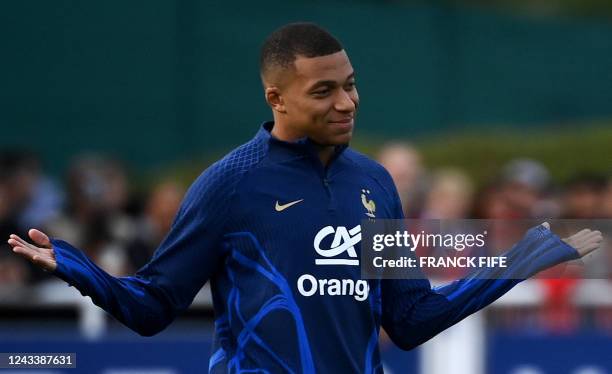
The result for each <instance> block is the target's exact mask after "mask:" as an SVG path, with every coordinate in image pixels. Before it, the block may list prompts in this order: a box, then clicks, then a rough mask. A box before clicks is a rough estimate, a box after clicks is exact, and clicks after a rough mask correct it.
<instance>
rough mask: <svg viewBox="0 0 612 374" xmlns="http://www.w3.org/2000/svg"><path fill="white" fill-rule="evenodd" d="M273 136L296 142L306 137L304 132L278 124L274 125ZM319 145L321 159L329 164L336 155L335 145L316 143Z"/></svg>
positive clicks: (318, 153)
mask: <svg viewBox="0 0 612 374" xmlns="http://www.w3.org/2000/svg"><path fill="white" fill-rule="evenodd" d="M270 134H272V136H273V137H274V138H276V139H278V140H282V141H285V142H290V143H292V142H295V141H297V140H299V139H302V138H304V137H306V135H304V134H299V133H295V132H292V131H290V130H289V129H287V127H286V126H277V125H276V124H275V125H274V127H272V131H271V132H270ZM316 147H317V155H318V156H319V160H321V163H322V164H323V165H324V166H327V165H328V164H329V162H330V161H331V158H332V156H333V155H334V150H335V148H336V147H334V146H333V145H318V144H317V145H316Z"/></svg>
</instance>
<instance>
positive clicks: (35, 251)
mask: <svg viewBox="0 0 612 374" xmlns="http://www.w3.org/2000/svg"><path fill="white" fill-rule="evenodd" d="M28 235H29V236H30V239H32V241H33V242H34V243H35V244H30V243H28V242H27V241H25V240H23V239H21V238H20V237H19V236H18V235H15V234H11V236H10V238H9V240H8V243H9V244H10V245H11V247H13V252H15V253H17V254H19V255H21V256H23V257H25V258H27V259H28V260H30V261H31V262H33V263H34V264H36V265H38V266H39V267H41V268H43V269H45V270H47V271H51V272H53V271H55V269H56V268H57V261H56V260H55V253H54V252H53V246H52V245H51V241H50V240H49V237H48V236H47V235H46V234H45V233H44V232H42V231H38V230H36V229H30V231H28Z"/></svg>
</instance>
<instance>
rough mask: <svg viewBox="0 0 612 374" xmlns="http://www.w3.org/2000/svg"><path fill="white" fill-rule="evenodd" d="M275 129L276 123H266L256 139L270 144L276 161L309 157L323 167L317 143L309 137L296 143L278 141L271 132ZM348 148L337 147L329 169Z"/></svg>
mask: <svg viewBox="0 0 612 374" xmlns="http://www.w3.org/2000/svg"><path fill="white" fill-rule="evenodd" d="M273 127H274V122H272V121H268V122H264V123H263V124H262V125H261V128H260V129H259V131H258V132H257V135H256V136H255V138H257V139H262V140H265V141H267V142H268V144H269V155H270V157H271V158H272V159H273V160H274V161H285V160H289V159H293V158H297V157H308V158H311V159H313V158H314V159H316V161H317V162H318V163H319V164H320V165H321V166H323V165H322V163H321V161H320V159H319V154H318V147H317V144H316V143H315V142H313V141H312V140H311V139H309V138H308V137H304V138H300V139H298V140H296V141H294V142H287V141H284V140H280V139H277V138H275V137H274V136H272V133H271V132H272V128H273ZM347 147H348V145H347V144H343V145H338V146H336V147H335V150H334V154H333V155H332V157H331V159H330V162H329V164H328V167H329V165H331V163H332V162H333V161H334V160H335V159H337V158H338V156H340V155H341V154H342V152H344V150H345V149H346V148H347Z"/></svg>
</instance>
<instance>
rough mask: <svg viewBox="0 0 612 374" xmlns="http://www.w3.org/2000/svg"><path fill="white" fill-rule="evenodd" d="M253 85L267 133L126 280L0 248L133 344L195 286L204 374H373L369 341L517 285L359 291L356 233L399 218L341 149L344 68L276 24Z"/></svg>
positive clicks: (422, 284)
mask: <svg viewBox="0 0 612 374" xmlns="http://www.w3.org/2000/svg"><path fill="white" fill-rule="evenodd" d="M261 78H262V81H263V84H264V88H265V98H266V101H267V102H268V104H269V105H270V107H271V108H272V112H273V116H274V121H273V122H267V123H264V124H263V125H262V126H261V128H260V129H259V131H258V133H257V134H256V135H255V137H254V138H253V139H252V140H250V141H249V142H248V143H246V144H244V145H242V146H240V147H238V148H236V149H235V150H234V151H232V152H230V153H229V154H228V155H227V156H226V157H224V158H223V159H222V160H220V161H218V162H216V163H215V164H213V165H212V166H211V167H210V168H208V169H207V170H206V171H204V173H202V175H200V177H198V179H197V180H196V181H195V182H194V184H193V185H192V186H191V188H190V189H189V191H188V193H187V195H186V197H185V200H184V201H183V204H182V206H181V209H180V210H179V212H178V214H177V217H176V219H175V222H174V224H173V226H172V229H171V230H170V232H169V233H168V235H167V237H166V238H165V239H164V241H163V242H162V243H161V245H160V247H159V249H158V250H157V251H156V253H155V255H154V256H153V258H152V259H151V261H150V262H149V263H148V264H147V265H145V266H144V267H143V268H142V269H140V270H139V271H138V272H137V273H136V275H135V276H132V277H122V278H116V277H112V276H110V275H109V274H107V273H105V272H104V271H103V270H101V269H100V268H99V267H97V266H96V265H95V264H94V263H92V262H91V261H90V260H89V259H88V258H87V257H86V256H85V255H84V254H83V252H81V251H80V250H79V249H77V248H74V247H72V246H71V245H70V244H68V243H66V242H64V241H61V240H55V239H49V238H48V237H47V235H45V234H44V233H42V232H40V231H38V230H34V229H32V230H30V232H29V236H30V238H31V239H32V241H33V242H34V243H35V244H30V243H28V242H26V241H25V240H23V239H21V238H19V237H18V236H16V235H12V236H11V237H10V239H9V244H11V246H12V247H13V250H14V251H15V252H17V253H19V254H21V255H23V256H25V257H26V258H28V259H29V260H31V261H33V262H34V263H36V264H38V265H40V266H41V267H42V268H44V269H47V270H49V271H51V272H53V273H54V274H55V275H57V276H58V277H60V278H62V279H64V280H65V281H66V282H68V283H69V284H70V285H72V286H74V287H76V288H77V289H78V290H79V291H80V292H81V293H82V294H83V295H89V296H91V298H92V300H93V301H94V303H96V304H97V305H99V306H100V307H102V308H104V309H105V310H106V311H107V312H109V313H110V314H112V315H113V316H114V317H115V318H117V319H118V320H119V321H121V322H122V323H124V324H125V325H126V326H128V327H129V328H131V329H133V330H135V331H137V332H138V333H139V334H142V335H145V336H149V335H153V334H155V333H157V332H159V331H161V330H163V329H164V328H165V327H166V326H167V325H168V324H169V323H171V322H172V320H173V319H174V318H175V317H176V316H177V315H178V314H180V313H181V312H183V311H184V310H185V309H186V308H187V307H188V306H189V305H190V304H191V302H192V300H193V298H194V296H195V295H196V293H197V292H198V291H199V290H200V288H201V287H202V286H203V285H204V284H205V283H206V282H207V281H208V280H210V282H211V290H212V296H213V303H214V310H215V319H216V320H215V327H216V328H215V341H214V347H213V352H212V355H211V359H210V363H209V368H208V370H209V371H210V372H242V371H249V372H254V371H262V372H290V373H293V372H295V373H297V372H304V373H314V372H323V373H353V372H366V373H372V372H381V371H382V366H381V364H380V355H379V351H378V334H379V330H380V327H381V326H383V327H384V328H385V330H386V331H387V333H388V334H389V336H390V337H391V339H392V340H393V341H394V342H395V343H396V344H397V345H398V346H400V347H401V348H403V349H410V348H413V347H415V346H417V345H419V344H421V343H422V342H424V341H426V340H428V339H429V338H431V337H433V336H434V335H436V334H437V333H439V332H440V331H442V330H444V329H445V328H447V327H449V326H451V325H452V324H454V323H456V322H458V321H460V320H461V319H463V318H464V317H466V316H468V315H469V314H471V313H473V312H475V311H477V310H479V309H481V308H482V307H484V306H486V305H488V304H489V303H491V302H492V301H494V300H495V299H497V298H498V297H499V296H501V295H502V294H503V293H505V292H506V291H507V290H509V289H510V288H511V287H513V286H514V285H515V284H517V283H518V282H519V280H513V279H510V278H512V277H511V275H512V274H515V273H513V271H516V268H515V269H512V268H508V273H507V274H506V275H507V276H506V277H504V276H503V274H502V275H500V277H501V278H506V279H498V280H487V279H475V278H470V279H466V280H460V281H457V282H454V283H452V284H449V285H448V286H445V287H440V288H435V289H432V288H431V285H430V283H429V281H427V280H426V279H416V280H414V279H412V280H408V279H406V280H375V281H372V280H369V281H367V280H363V279H360V267H359V253H360V250H361V247H360V240H361V227H360V222H361V221H362V220H363V219H368V218H373V217H374V218H403V215H402V209H401V204H400V201H399V198H398V195H397V192H396V190H395V186H394V185H393V182H392V180H391V178H390V177H389V175H388V173H387V172H386V171H385V170H384V169H383V168H382V167H381V166H380V165H378V164H377V163H375V162H374V161H372V160H370V159H368V158H367V157H365V156H363V155H361V154H359V153H357V152H355V151H353V150H352V149H350V148H348V143H349V141H350V140H351V136H352V133H353V126H354V120H355V113H356V110H357V106H358V103H359V97H358V95H357V89H356V87H355V74H354V72H353V68H352V66H351V63H350V61H349V59H348V56H347V54H346V52H345V51H344V49H343V48H342V46H341V45H340V43H339V42H338V41H337V40H336V39H335V38H334V37H333V36H331V35H330V34H329V33H327V32H326V31H325V30H323V29H321V28H320V27H318V26H316V25H314V24H310V23H296V24H289V25H286V26H284V27H282V28H280V29H279V30H277V31H275V32H274V33H272V34H271V35H270V36H269V37H268V39H267V40H266V42H265V43H264V45H263V48H262V53H261ZM600 242H601V234H600V233H598V232H594V231H593V232H592V231H590V230H583V231H581V232H580V233H578V234H576V235H574V236H572V237H570V238H568V239H566V240H565V241H563V240H561V239H559V238H558V237H557V236H556V235H554V234H553V233H552V232H551V231H550V230H549V228H548V226H547V225H546V224H544V225H542V226H537V227H535V228H533V229H531V230H530V231H529V232H528V233H527V235H526V236H525V238H524V239H523V240H521V241H520V242H519V243H517V244H516V245H515V246H514V247H513V248H512V249H511V250H510V252H509V255H510V256H513V257H515V258H524V259H525V261H523V263H522V264H521V265H520V266H521V272H522V273H524V274H528V275H531V274H535V273H536V272H538V271H540V270H542V269H544V268H547V267H549V266H552V265H555V264H557V263H560V262H563V261H566V260H570V259H574V258H578V257H580V256H583V255H585V254H586V253H588V252H590V251H592V250H594V249H595V248H597V247H598V246H599V243H600ZM517 266H518V265H517ZM483 278H485V277H483ZM203 371H204V370H203Z"/></svg>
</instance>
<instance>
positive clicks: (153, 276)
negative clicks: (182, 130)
mask: <svg viewBox="0 0 612 374" xmlns="http://www.w3.org/2000/svg"><path fill="white" fill-rule="evenodd" d="M221 171H222V170H219V167H218V166H215V165H213V166H212V167H211V168H209V169H208V170H207V171H205V172H204V173H203V174H202V175H201V176H200V177H199V178H198V179H197V180H196V181H195V182H194V184H193V185H192V186H191V188H190V189H189V191H188V192H187V194H186V197H185V199H184V201H183V203H182V205H181V208H180V210H179V212H178V213H177V216H176V218H175V221H174V223H173V226H172V228H171V230H170V232H169V233H168V235H167V236H166V238H165V239H164V240H163V242H162V243H161V244H160V246H159V248H158V249H157V251H156V252H155V254H154V256H153V258H152V259H151V261H150V262H149V263H148V264H146V265H145V266H144V267H143V268H141V269H140V270H139V271H138V272H137V273H136V274H135V275H134V276H130V277H113V276H111V275H109V274H108V273H106V272H105V271H104V270H102V269H101V268H99V267H98V266H97V265H96V264H94V263H93V262H92V261H91V260H90V259H89V258H87V256H86V255H85V254H84V253H83V252H82V251H81V250H79V249H77V248H74V247H73V246H71V245H70V244H68V243H66V242H64V241H61V240H55V239H53V240H52V245H53V249H54V251H55V256H56V261H57V269H56V270H55V275H57V276H58V277H59V278H61V279H63V280H65V281H66V282H67V283H68V284H69V285H71V286H74V287H76V288H77V289H78V290H79V291H80V292H81V293H82V294H83V295H87V296H90V297H91V298H92V300H93V302H94V303H95V304H96V305H98V306H99V307H101V308H103V309H104V310H106V311H107V312H108V313H110V314H111V315H112V316H113V317H115V318H116V319H117V320H119V321H120V322H122V323H123V324H125V325H126V326H128V327H129V328H131V329H132V330H134V331H136V332H138V333H139V334H141V335H145V336H151V335H154V334H156V333H157V332H159V331H161V330H163V329H164V328H165V327H166V326H167V325H168V324H169V323H170V322H172V320H173V319H174V318H175V317H176V316H177V315H178V314H180V313H181V312H182V311H184V310H185V309H186V308H187V307H189V305H190V304H191V302H192V301H193V298H194V297H195V295H196V294H197V292H198V291H199V290H200V288H201V287H202V286H203V285H204V284H205V283H206V281H207V280H208V279H209V278H210V277H211V275H212V274H213V273H214V272H215V270H216V269H218V266H219V263H220V258H221V256H222V249H221V239H222V235H223V230H224V226H225V224H226V222H225V221H226V220H227V217H228V216H229V213H228V205H229V204H230V201H229V200H230V196H231V194H232V191H231V183H227V180H226V179H227V178H224V177H223V173H222V172H221Z"/></svg>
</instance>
